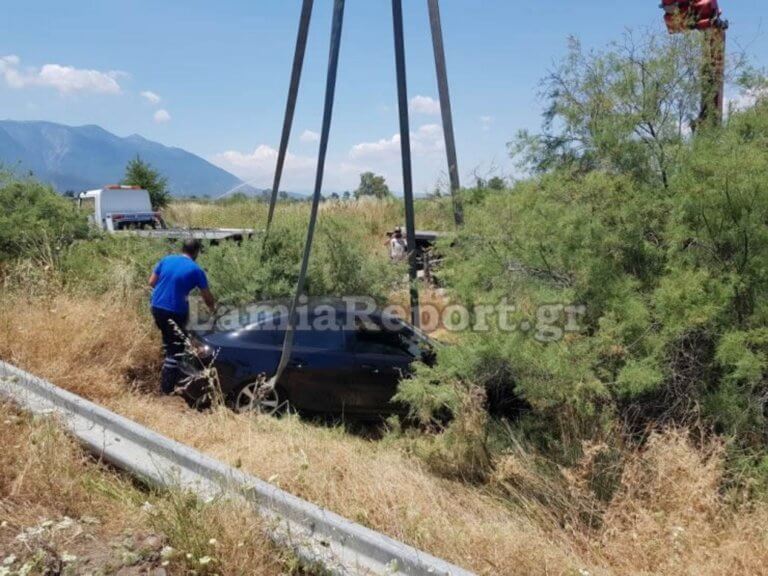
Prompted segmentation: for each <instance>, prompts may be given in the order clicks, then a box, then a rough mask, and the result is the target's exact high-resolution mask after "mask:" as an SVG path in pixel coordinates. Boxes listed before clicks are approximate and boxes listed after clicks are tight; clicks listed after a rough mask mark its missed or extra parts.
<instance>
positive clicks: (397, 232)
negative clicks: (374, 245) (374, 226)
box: [394, 228, 403, 238]
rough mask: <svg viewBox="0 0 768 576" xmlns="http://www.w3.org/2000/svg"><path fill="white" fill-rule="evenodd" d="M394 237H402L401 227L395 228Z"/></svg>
mask: <svg viewBox="0 0 768 576" xmlns="http://www.w3.org/2000/svg"><path fill="white" fill-rule="evenodd" d="M394 237H395V238H402V237H403V229H402V228H395V233H394Z"/></svg>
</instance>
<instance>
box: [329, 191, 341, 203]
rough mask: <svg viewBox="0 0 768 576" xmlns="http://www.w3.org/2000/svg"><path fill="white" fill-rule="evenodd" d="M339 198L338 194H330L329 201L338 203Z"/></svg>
mask: <svg viewBox="0 0 768 576" xmlns="http://www.w3.org/2000/svg"><path fill="white" fill-rule="evenodd" d="M340 199H341V198H340V196H339V193H338V192H331V200H333V201H334V202H338V201H339V200H340Z"/></svg>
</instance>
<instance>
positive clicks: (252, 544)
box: [0, 404, 294, 576]
mask: <svg viewBox="0 0 768 576" xmlns="http://www.w3.org/2000/svg"><path fill="white" fill-rule="evenodd" d="M0 436H1V437H2V438H3V442H4V446H5V447H6V448H7V449H5V450H3V451H1V452H0V518H1V519H2V524H1V525H0V562H3V561H5V562H8V565H7V567H8V568H9V570H11V573H12V574H13V573H16V572H17V571H20V570H22V567H24V566H26V568H27V569H29V570H28V572H27V573H29V574H59V573H64V574H83V573H99V574H114V573H118V572H119V573H120V574H136V575H138V574H152V573H154V572H153V570H155V569H158V568H160V567H161V566H165V569H166V570H167V572H169V573H171V574H187V573H190V570H196V573H197V574H209V573H215V572H217V573H223V574H259V575H263V576H276V575H278V574H286V573H287V572H289V571H291V570H292V568H293V566H294V563H293V561H292V559H291V557H290V556H288V555H285V554H283V553H281V552H279V551H277V550H275V549H274V547H273V546H272V545H271V544H270V543H269V542H268V541H267V540H266V538H265V535H264V532H263V529H262V527H261V526H260V525H259V523H258V520H257V519H256V518H255V516H254V515H252V514H248V513H247V512H246V511H244V510H239V509H235V508H234V507H233V506H232V505H230V504H226V503H223V502H222V503H216V504H208V505H200V504H199V503H197V502H196V501H195V500H193V499H191V498H189V497H187V496H185V495H183V494H164V493H161V494H155V493H150V492H147V491H145V490H143V489H141V488H139V487H137V486H135V485H134V484H132V483H131V481H130V480H127V479H126V478H125V477H123V476H121V475H119V474H118V473H116V472H115V471H113V470H111V469H108V468H105V467H103V466H101V465H99V464H98V463H96V462H94V461H93V460H92V459H90V458H89V457H88V456H86V455H85V454H84V453H83V452H82V450H81V449H80V448H79V447H78V446H77V445H76V444H75V442H74V441H73V440H72V439H71V438H69V437H68V436H66V435H65V434H63V433H62V432H61V430H60V429H59V428H58V427H57V426H56V424H55V422H52V421H50V420H47V419H40V418H32V417H29V416H26V415H22V414H20V413H18V412H17V411H16V410H14V409H13V408H11V407H10V406H8V405H2V404H0ZM212 538H213V539H215V540H213V541H212V540H211V539H212ZM206 557H208V558H210V561H206V560H205V558H206ZM201 558H202V559H204V560H203V563H201V562H200V559H201ZM159 573H161V572H158V574H159Z"/></svg>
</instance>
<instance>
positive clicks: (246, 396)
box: [234, 381, 286, 416]
mask: <svg viewBox="0 0 768 576" xmlns="http://www.w3.org/2000/svg"><path fill="white" fill-rule="evenodd" d="M285 404H286V401H285V398H283V397H282V394H281V393H280V389H279V388H277V387H275V386H269V385H267V384H264V383H261V382H259V381H256V382H249V383H248V384H246V385H245V386H243V387H242V388H241V389H240V391H239V392H238V393H237V396H235V403H234V409H235V412H237V413H238V414H244V413H255V414H265V415H267V416H272V415H274V414H277V413H278V412H280V410H281V409H282V408H283V407H284V406H285Z"/></svg>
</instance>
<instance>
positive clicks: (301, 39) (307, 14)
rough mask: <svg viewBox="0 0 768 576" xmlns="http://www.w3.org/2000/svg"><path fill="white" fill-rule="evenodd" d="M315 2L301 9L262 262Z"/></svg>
mask: <svg viewBox="0 0 768 576" xmlns="http://www.w3.org/2000/svg"><path fill="white" fill-rule="evenodd" d="M313 5H314V0H304V4H303V5H302V7H301V17H300V19H299V33H298V35H297V37H296V50H295V52H294V56H293V70H292V72H291V83H290V86H289V87H288V101H287V102H286V106H285V119H284V120H283V134H282V137H281V138H280V150H279V151H278V153H277V166H276V167H275V179H274V182H273V183H272V196H271V197H270V199H269V212H268V214H267V227H266V228H265V230H264V240H263V244H262V251H261V253H262V260H263V258H264V249H263V248H265V247H266V245H267V238H268V236H269V230H270V228H271V226H272V219H273V218H274V216H275V205H276V204H277V197H278V194H279V192H280V181H281V180H282V177H283V168H284V167H285V158H286V156H287V154H288V142H289V140H290V138H291V129H292V128H293V117H294V114H295V112H296V100H297V99H298V95H299V85H300V84H301V71H302V69H303V67H304V55H305V54H306V52H307V38H308V36H309V24H310V21H311V20H312V7H313Z"/></svg>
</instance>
